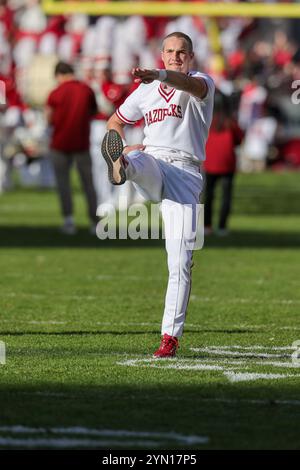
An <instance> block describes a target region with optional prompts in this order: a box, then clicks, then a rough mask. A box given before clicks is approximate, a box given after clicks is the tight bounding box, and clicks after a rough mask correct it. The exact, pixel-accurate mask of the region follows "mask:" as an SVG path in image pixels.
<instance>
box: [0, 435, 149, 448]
mask: <svg viewBox="0 0 300 470" xmlns="http://www.w3.org/2000/svg"><path fill="white" fill-rule="evenodd" d="M0 446H5V447H27V448H31V449H34V448H37V447H42V448H49V447H50V448H53V449H66V448H68V449H74V448H76V447H88V448H95V449H97V448H99V447H106V448H107V447H108V448H110V446H121V447H129V448H132V447H134V446H137V447H142V448H145V447H146V446H147V447H156V446H157V441H149V440H141V441H123V440H121V441H118V440H101V441H99V440H94V439H67V438H58V439H53V438H49V439H47V438H44V439H43V438H36V439H32V438H23V439H20V438H14V437H0Z"/></svg>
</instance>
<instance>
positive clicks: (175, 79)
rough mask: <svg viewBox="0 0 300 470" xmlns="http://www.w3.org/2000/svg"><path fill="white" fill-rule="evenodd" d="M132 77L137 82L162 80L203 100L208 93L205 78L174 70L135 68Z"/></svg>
mask: <svg viewBox="0 0 300 470" xmlns="http://www.w3.org/2000/svg"><path fill="white" fill-rule="evenodd" d="M132 75H133V76H134V77H135V81H136V82H142V83H152V82H153V80H160V81H163V82H164V83H166V84H167V85H169V86H171V87H173V88H176V89H177V90H182V91H186V92H187V93H190V94H191V95H193V96H196V97H197V98H200V99H203V98H205V97H206V95H207V93H208V87H207V84H206V81H205V80H204V79H203V78H200V77H199V78H195V77H189V76H188V75H186V74H185V73H181V72H175V71H173V70H147V69H140V68H135V69H133V70H132Z"/></svg>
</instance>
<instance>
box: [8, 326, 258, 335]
mask: <svg viewBox="0 0 300 470" xmlns="http://www.w3.org/2000/svg"><path fill="white" fill-rule="evenodd" d="M259 331H261V330H259V329H257V328H255V329H241V328H236V329H234V328H232V329H213V328H209V329H208V328H203V329H201V328H199V329H197V330H196V329H195V328H193V329H189V328H185V333H190V334H193V333H194V334H199V333H200V334H201V333H224V334H255V335H256V334H257V333H258V332H259ZM262 331H264V330H263V329H262ZM149 334H150V335H158V334H159V329H156V330H124V331H120V329H118V330H117V329H114V330H112V329H110V330H66V331H53V330H52V331H45V330H29V329H28V330H26V329H24V328H23V329H22V331H20V330H18V331H16V330H0V335H1V337H2V336H26V335H43V336H69V335H72V336H76V335H77V336H85V335H87V336H88V335H93V336H98V335H99V336H102V335H114V336H126V335H149Z"/></svg>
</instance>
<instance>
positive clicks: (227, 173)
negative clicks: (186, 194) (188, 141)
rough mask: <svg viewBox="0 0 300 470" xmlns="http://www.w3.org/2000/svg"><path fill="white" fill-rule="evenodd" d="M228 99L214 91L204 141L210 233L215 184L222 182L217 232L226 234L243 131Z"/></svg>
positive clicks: (209, 230) (206, 216)
mask: <svg viewBox="0 0 300 470" xmlns="http://www.w3.org/2000/svg"><path fill="white" fill-rule="evenodd" d="M230 116H231V112H230V106H229V99H228V97H226V96H225V95H223V94H222V93H220V92H216V94H215V107H214V116H213V120H212V124H211V127H210V132H209V136H208V140H207V144H206V160H205V162H204V170H205V205H204V224H205V233H206V235H210V234H211V233H212V232H213V227H212V224H213V202H214V195H215V186H216V184H218V182H220V183H221V185H222V201H221V207H220V215H219V221H218V230H217V234H218V235H220V236H222V235H226V234H227V224H228V217H229V214H230V208H231V200H232V187H233V178H234V173H235V170H236V155H235V147H236V146H237V145H240V143H241V141H242V138H243V131H242V130H241V129H240V127H239V126H238V124H237V122H236V121H235V120H233V119H232V118H231V117H230Z"/></svg>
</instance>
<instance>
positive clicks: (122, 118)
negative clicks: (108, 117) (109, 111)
mask: <svg viewBox="0 0 300 470" xmlns="http://www.w3.org/2000/svg"><path fill="white" fill-rule="evenodd" d="M116 114H117V116H118V118H120V119H121V121H123V122H125V124H135V123H136V121H130V119H127V118H126V117H125V116H123V114H122V113H121V112H120V110H119V109H117V111H116Z"/></svg>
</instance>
